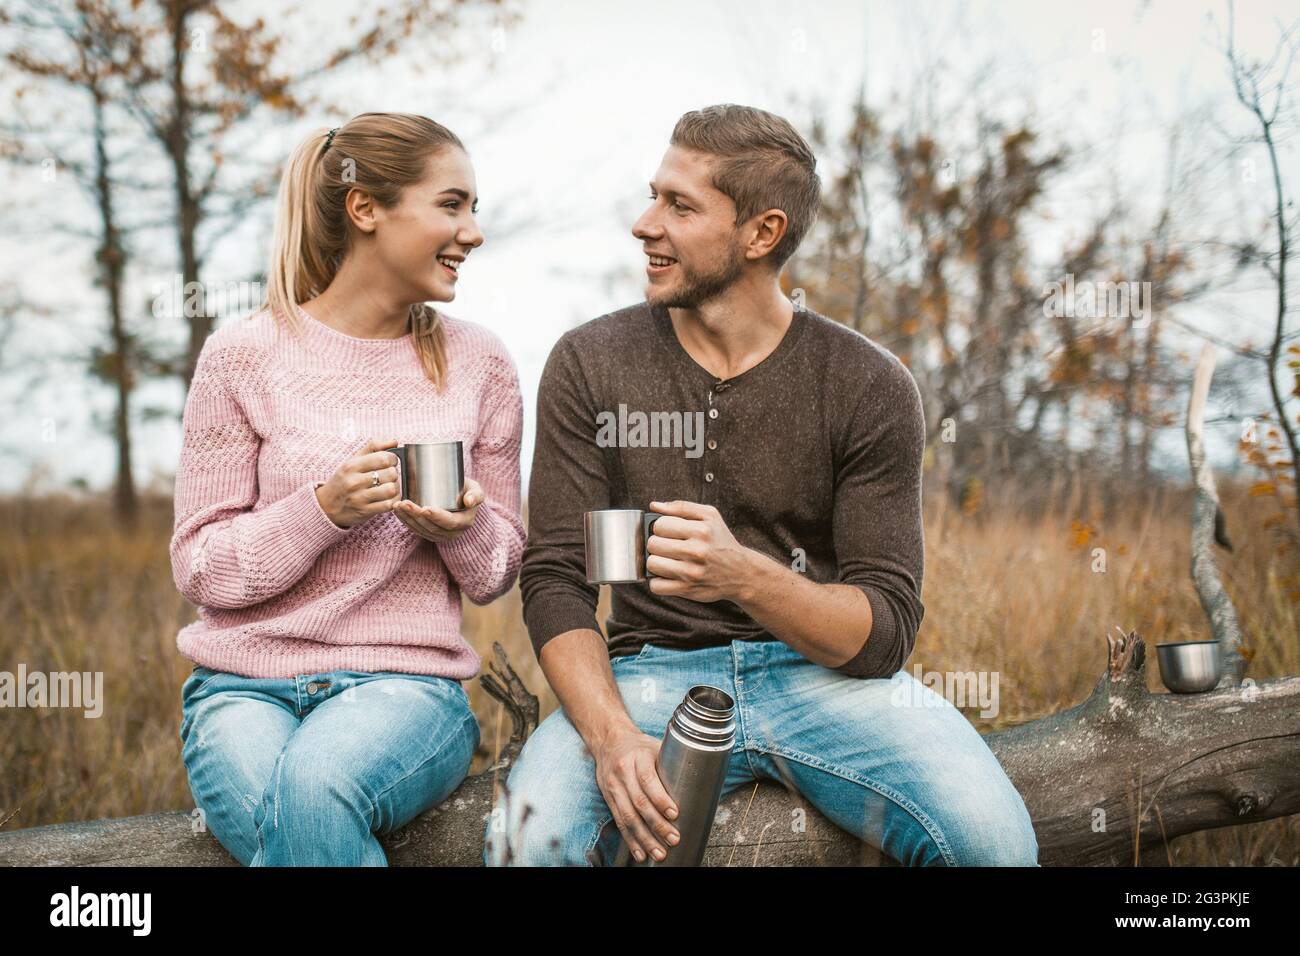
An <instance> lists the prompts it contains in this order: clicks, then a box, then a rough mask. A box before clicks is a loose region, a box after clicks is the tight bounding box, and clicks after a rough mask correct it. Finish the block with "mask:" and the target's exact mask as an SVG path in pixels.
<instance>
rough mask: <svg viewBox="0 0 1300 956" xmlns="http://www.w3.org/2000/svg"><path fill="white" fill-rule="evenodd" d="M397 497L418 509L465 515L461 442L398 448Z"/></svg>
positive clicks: (462, 449) (401, 446) (395, 449)
mask: <svg viewBox="0 0 1300 956" xmlns="http://www.w3.org/2000/svg"><path fill="white" fill-rule="evenodd" d="M388 450H389V451H391V452H392V453H393V454H394V455H396V456H397V459H398V462H399V467H398V469H397V496H398V497H399V498H403V499H407V500H409V501H413V502H415V503H416V504H417V505H419V506H420V507H421V508H441V509H442V510H444V511H464V510H465V509H464V507H463V506H462V503H461V492H462V491H464V489H465V449H464V446H463V444H462V443H461V442H458V441H443V442H432V443H427V444H410V445H398V446H397V447H396V448H390V449H388Z"/></svg>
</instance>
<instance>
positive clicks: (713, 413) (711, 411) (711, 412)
mask: <svg viewBox="0 0 1300 956" xmlns="http://www.w3.org/2000/svg"><path fill="white" fill-rule="evenodd" d="M709 417H710V418H717V417H718V410H717V409H716V408H710V409H709Z"/></svg>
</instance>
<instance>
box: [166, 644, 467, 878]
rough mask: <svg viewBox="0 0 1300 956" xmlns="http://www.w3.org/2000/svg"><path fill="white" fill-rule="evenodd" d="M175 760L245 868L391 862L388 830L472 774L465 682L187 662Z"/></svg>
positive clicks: (207, 820)
mask: <svg viewBox="0 0 1300 956" xmlns="http://www.w3.org/2000/svg"><path fill="white" fill-rule="evenodd" d="M180 736H181V743H182V747H181V755H182V758H183V759H184V761H185V769H186V771H187V773H188V774H189V782H190V792H191V793H192V794H193V795H194V800H195V803H196V804H197V805H198V807H199V810H201V811H202V815H203V820H204V821H205V823H206V826H207V828H208V829H209V830H211V831H212V834H213V835H214V836H215V837H216V838H217V839H218V840H219V841H220V842H221V845H222V846H224V847H225V848H226V849H227V850H228V851H230V854H231V856H233V857H234V858H235V859H237V860H238V861H239V862H240V863H243V864H245V865H246V866H387V865H388V859H387V857H386V856H385V855H384V850H383V847H382V846H381V845H380V843H379V840H378V839H377V838H376V836H375V834H376V833H388V832H390V831H392V830H394V829H396V828H397V827H400V826H402V825H403V824H405V823H407V822H409V821H410V820H412V819H414V818H415V817H416V816H418V815H419V814H420V813H422V812H424V811H425V810H427V809H428V808H429V807H432V806H434V805H435V804H437V803H439V802H440V801H442V800H443V799H445V798H446V797H447V796H448V795H449V794H451V792H452V791H453V790H455V789H456V787H458V786H460V783H461V781H462V780H464V779H465V775H466V774H467V773H468V772H469V765H470V760H471V759H472V758H473V755H474V750H475V748H477V747H478V742H479V726H478V721H476V720H475V719H474V713H473V711H472V710H470V706H469V698H468V696H467V695H466V693H465V689H464V688H463V687H461V685H460V682H459V681H456V680H452V679H450V678H446V677H429V676H423V675H418V674H399V673H393V672H381V673H374V674H370V673H363V672H361V671H330V672H328V673H322V674H304V675H301V676H298V677H288V678H273V679H272V678H254V677H240V676H239V675H237V674H227V673H223V672H220V671H214V670H211V669H209V668H207V667H202V666H200V667H195V668H194V671H193V673H192V674H191V675H190V676H189V678H188V679H187V680H186V681H185V686H184V687H183V688H182V689H181V733H180Z"/></svg>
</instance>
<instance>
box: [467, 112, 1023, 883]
mask: <svg viewBox="0 0 1300 956" xmlns="http://www.w3.org/2000/svg"><path fill="white" fill-rule="evenodd" d="M650 199H651V203H650V206H649V208H648V209H647V210H646V211H645V213H644V214H643V215H642V216H641V218H640V219H639V220H638V221H637V222H636V224H635V225H634V226H633V228H632V233H633V235H635V236H636V237H637V238H638V239H639V240H641V242H642V244H643V251H644V252H645V255H646V256H647V257H648V264H647V267H646V274H647V286H646V301H645V302H644V303H642V304H639V305H635V306H632V307H629V308H626V309H622V310H620V311H618V312H614V313H611V314H609V315H606V316H602V317H601V318H598V319H595V320H593V321H591V322H588V323H586V324H585V325H582V326H580V327H579V328H576V329H574V330H572V331H570V332H568V333H566V334H565V335H564V336H562V337H561V339H560V341H559V342H558V343H557V344H556V346H555V348H554V349H553V351H552V352H551V355H550V358H549V359H548V361H547V364H546V369H545V371H544V373H543V375H542V381H541V385H540V389H539V393H538V430H537V443H536V451H535V455H534V458H533V468H532V474H531V479H530V489H529V523H530V528H529V542H528V546H527V548H526V550H525V553H524V558H523V566H522V569H521V572H520V586H521V589H522V592H523V600H524V619H525V622H526V623H527V626H528V631H529V635H530V638H531V640H532V643H533V647H534V649H535V650H536V652H537V655H538V659H539V661H540V662H541V666H542V670H543V671H544V672H545V674H546V678H547V680H549V681H550V683H551V686H552V687H553V688H554V690H555V694H556V696H557V698H558V699H559V702H560V705H561V709H559V710H556V711H555V712H554V713H552V714H551V715H550V716H549V717H548V718H547V719H546V720H545V721H543V722H542V724H541V726H539V727H538V728H537V730H536V732H534V734H533V735H532V737H531V738H530V739H529V740H528V741H527V743H526V744H525V746H524V748H523V752H522V753H521V755H520V757H519V759H518V761H517V762H516V764H515V766H514V768H513V769H512V771H511V773H510V775H509V779H508V781H507V783H506V787H505V788H504V792H503V794H502V795H501V798H500V802H499V805H498V807H497V808H496V809H495V810H494V812H493V813H492V814H490V815H489V822H488V827H487V833H486V838H485V846H486V850H485V854H484V857H485V860H486V861H487V862H488V863H513V864H524V865H536V864H591V863H603V864H608V863H610V862H612V861H613V859H614V856H615V853H616V851H617V849H618V846H619V841H620V839H622V840H626V841H627V844H628V846H629V848H630V849H631V851H632V854H633V856H634V857H635V858H636V859H637V860H638V861H643V860H645V859H647V855H648V856H649V857H652V858H653V859H656V860H660V859H663V857H664V854H665V852H666V850H667V848H668V847H670V846H672V845H674V844H676V843H677V842H678V840H679V838H680V834H679V833H678V832H677V831H676V829H675V828H674V826H673V819H674V817H675V815H676V813H677V806H676V804H675V803H674V801H673V800H672V798H671V796H670V795H669V794H668V793H667V791H666V790H665V789H664V786H663V783H662V781H660V780H659V778H658V775H657V773H656V771H655V755H656V754H657V752H658V749H659V745H660V741H661V739H662V737H663V734H664V730H665V727H666V726H667V723H668V719H669V717H670V716H671V715H672V712H673V709H674V708H675V707H676V706H677V704H678V703H679V702H680V701H681V700H682V697H683V696H684V695H685V693H686V691H687V690H688V689H689V688H690V687H691V686H693V685H695V684H712V685H714V686H716V687H719V688H722V689H723V690H725V691H726V692H727V693H728V694H730V695H731V696H732V697H733V698H734V699H735V701H736V710H737V725H736V744H735V749H734V750H733V752H732V754H731V758H730V765H729V770H728V774H727V778H726V782H725V784H724V787H725V790H732V789H734V788H736V787H738V786H741V785H742V784H744V783H750V782H753V781H754V780H755V779H757V778H760V777H766V778H770V779H773V780H781V781H784V782H785V783H786V784H787V785H788V786H790V787H792V788H794V789H795V790H797V791H798V792H799V793H800V794H802V795H803V797H804V798H806V799H807V800H808V801H809V802H810V803H812V804H813V805H814V806H816V807H817V808H818V809H819V810H820V811H821V812H822V813H824V814H825V815H826V816H827V817H829V818H830V819H831V820H832V821H834V822H835V823H836V824H837V825H839V826H841V827H843V828H844V829H846V830H848V831H849V832H851V833H853V834H854V835H856V836H857V837H859V838H860V839H862V840H865V841H866V842H868V843H870V844H872V845H874V846H876V847H878V848H880V849H882V850H883V851H884V852H885V853H887V854H888V855H890V856H891V857H893V858H895V859H896V860H899V861H900V862H902V863H904V864H909V865H924V864H937V865H949V866H955V865H989V864H994V865H1030V866H1033V865H1037V864H1036V861H1037V851H1038V847H1037V842H1036V840H1035V837H1034V831H1033V826H1032V825H1031V823H1030V820H1029V815H1028V813H1027V812H1026V810H1025V806H1024V803H1023V802H1022V801H1021V799H1020V796H1019V794H1018V793H1017V792H1016V790H1015V788H1014V787H1013V786H1012V784H1011V782H1010V781H1009V780H1008V779H1007V777H1006V774H1005V773H1004V772H1003V771H1002V768H1001V766H1000V765H999V764H998V762H997V760H996V758H995V757H994V756H993V754H992V752H991V751H990V750H989V749H988V747H987V746H986V745H985V743H984V741H983V738H981V737H980V735H979V734H978V732H976V730H975V729H974V728H973V727H972V726H971V725H970V723H969V722H968V721H967V720H966V719H965V718H964V717H963V716H962V715H961V713H960V711H958V710H957V709H956V708H955V707H954V706H952V704H951V703H949V702H948V701H946V700H944V699H943V698H942V697H941V696H940V695H938V694H936V693H935V692H934V691H932V690H930V689H929V688H926V687H924V686H923V685H921V684H920V683H919V682H918V681H916V679H915V678H913V677H911V676H909V675H908V674H907V673H906V672H905V671H903V670H902V668H903V665H904V664H905V663H906V661H907V658H908V655H909V654H910V653H911V651H912V647H913V644H914V643H915V640H916V633H917V629H918V627H919V626H920V623H921V617H922V615H923V613H924V608H923V607H922V605H921V600H920V590H921V577H922V562H923V540H922V529H921V458H922V453H923V450H924V443H925V423H924V418H923V414H922V409H921V401H920V395H919V392H918V389H917V387H916V383H915V381H914V380H913V378H912V376H911V374H910V373H909V372H908V370H907V369H906V368H905V367H904V366H903V365H902V363H901V362H899V361H898V359H897V358H895V357H894V356H893V355H892V354H891V353H890V352H888V351H886V350H885V349H884V348H882V347H880V346H878V345H876V344H875V343H873V342H871V341H870V340H869V339H867V338H865V337H864V336H862V335H860V334H859V333H857V332H855V331H853V330H851V329H849V328H847V327H846V326H843V325H841V324H839V323H837V322H834V321H832V320H830V319H827V318H825V317H823V316H821V315H818V314H817V313H815V312H812V311H808V310H803V309H796V308H794V307H793V306H792V304H791V302H790V301H789V300H788V299H787V298H786V297H785V296H784V295H783V294H782V292H781V288H780V284H779V275H780V271H781V268H782V266H783V265H784V263H785V262H786V260H787V259H789V257H790V255H791V254H792V253H793V252H794V251H795V249H796V248H797V246H798V245H799V242H800V240H801V239H802V238H803V236H804V234H805V233H806V232H807V229H808V227H809V224H810V223H811V222H812V220H813V217H814V215H815V213H816V210H817V207H818V203H819V201H820V187H819V183H818V179H817V174H816V171H815V160H814V157H813V155H812V151H811V150H810V149H809V147H808V144H807V143H806V142H805V141H804V140H803V139H802V138H801V137H800V136H799V134H798V133H797V132H795V130H794V129H793V128H792V127H791V126H790V124H789V123H787V122H786V121H785V120H783V119H781V118H780V117H777V116H774V115H772V114H770V113H766V112H764V111H762V110H757V109H752V108H748V107H742V106H735V105H724V106H713V107H709V108H707V109H704V110H699V111H695V112H690V113H687V114H686V115H684V116H683V117H682V118H681V119H680V120H679V121H678V123H677V126H676V128H675V129H674V130H673V135H672V139H671V144H670V146H669V149H668V151H667V153H666V154H665V155H664V158H663V161H662V163H661V164H660V166H659V169H658V170H657V171H656V173H655V177H654V180H653V182H651V184H650ZM638 413H639V414H640V415H641V416H642V419H641V422H642V423H644V421H645V420H646V419H648V418H653V413H660V414H659V419H658V423H659V424H664V423H666V422H668V421H670V420H672V419H671V416H673V415H675V416H676V420H677V421H680V422H681V423H682V427H681V428H680V430H670V429H667V428H663V429H656V430H655V431H656V432H660V431H662V432H663V433H664V434H667V433H668V432H669V431H671V435H670V436H669V437H671V438H672V439H673V440H672V441H667V440H663V439H664V434H657V435H656V438H657V439H659V440H654V439H651V440H647V430H646V429H645V428H643V427H642V428H638V427H635V424H636V422H637V419H636V416H637V414H638ZM663 413H669V414H668V415H665V414H663ZM615 417H617V418H618V420H619V427H618V428H613V427H610V426H611V424H612V423H613V421H614V419H615ZM628 423H632V427H629V424H628ZM615 436H616V437H617V439H618V440H611V437H615ZM602 508H640V509H643V510H649V511H655V512H659V513H661V514H662V515H664V517H662V518H660V519H659V520H658V522H657V523H656V524H655V527H654V533H653V535H652V536H651V537H650V538H649V543H648V551H649V554H650V557H649V558H648V559H647V563H646V567H647V570H648V571H649V572H650V573H651V574H653V575H654V577H652V578H650V580H649V582H648V584H646V583H638V584H619V585H615V586H614V587H613V602H612V613H611V615H610V618H609V620H608V622H607V628H608V633H609V641H608V646H607V645H606V641H605V639H604V638H603V637H602V636H601V632H600V629H599V626H598V624H597V622H596V619H595V608H596V603H597V596H598V592H597V589H596V587H594V586H592V585H589V584H587V583H586V577H585V565H584V549H583V514H584V512H587V511H593V510H598V509H602ZM611 818H612V820H613V822H614V823H615V824H616V826H607V824H609V823H610V821H611Z"/></svg>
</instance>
